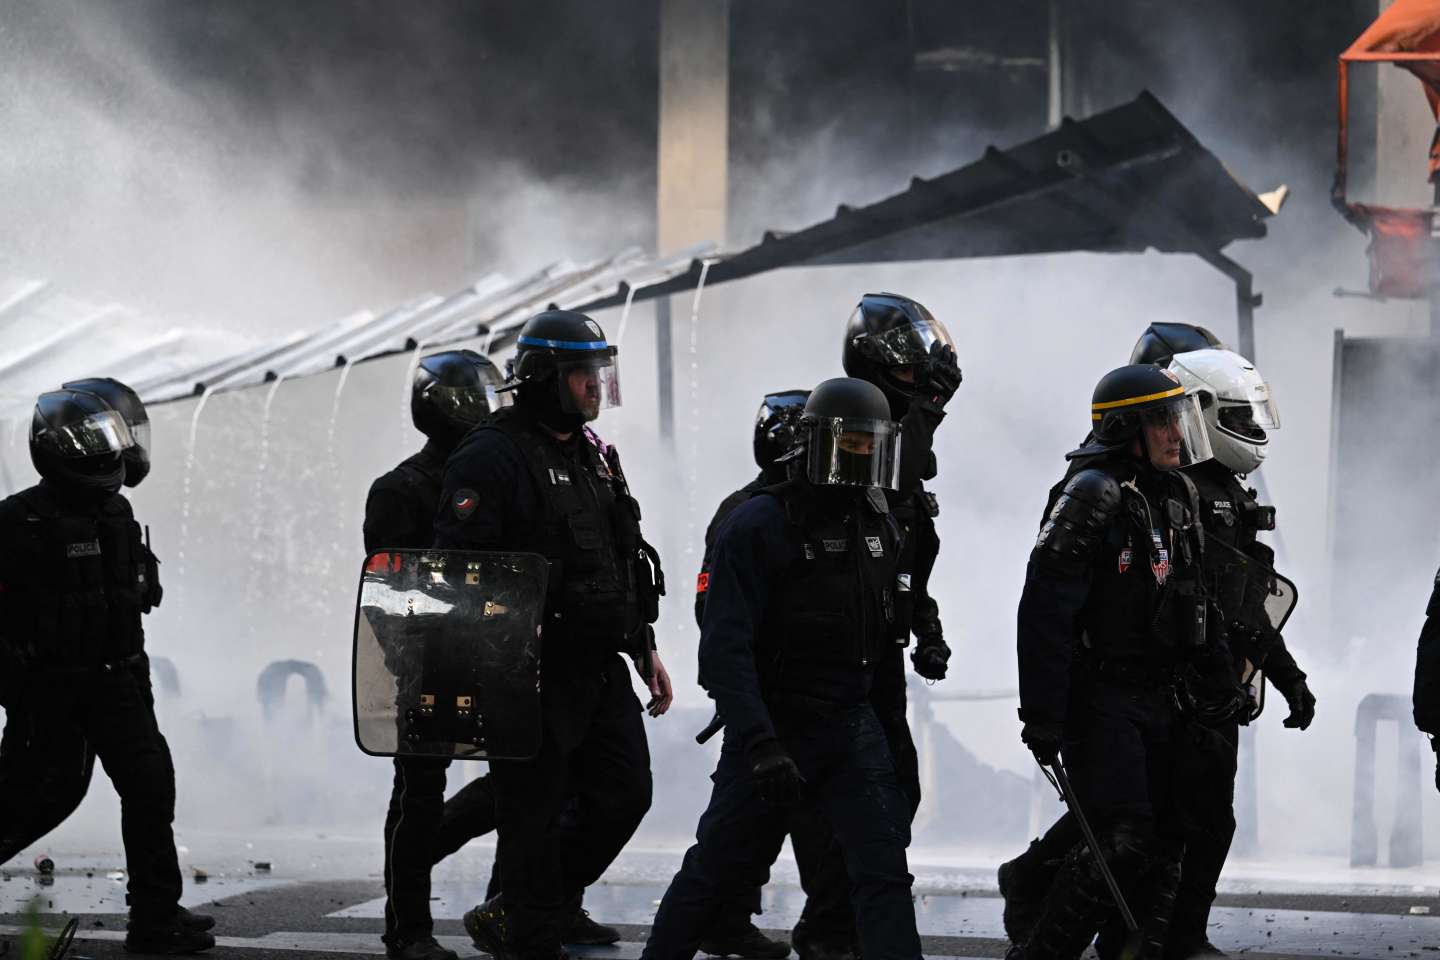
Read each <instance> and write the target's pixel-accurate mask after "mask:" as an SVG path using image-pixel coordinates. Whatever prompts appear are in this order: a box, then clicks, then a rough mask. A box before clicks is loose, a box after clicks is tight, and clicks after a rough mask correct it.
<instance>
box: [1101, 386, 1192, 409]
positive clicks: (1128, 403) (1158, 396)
mask: <svg viewBox="0 0 1440 960" xmlns="http://www.w3.org/2000/svg"><path fill="white" fill-rule="evenodd" d="M1184 392H1185V388H1184V387H1176V388H1175V389H1173V390H1162V391H1160V392H1159V393H1149V394H1146V395H1145V396H1143V397H1130V398H1128V399H1126V400H1107V401H1105V402H1104V403H1092V404H1090V410H1091V412H1092V413H1093V412H1095V411H1097V410H1113V409H1114V408H1116V407H1133V406H1134V405H1135V404H1137V403H1149V402H1150V401H1151V400H1164V399H1166V398H1167V397H1178V396H1180V395H1182V394H1183V393H1184Z"/></svg>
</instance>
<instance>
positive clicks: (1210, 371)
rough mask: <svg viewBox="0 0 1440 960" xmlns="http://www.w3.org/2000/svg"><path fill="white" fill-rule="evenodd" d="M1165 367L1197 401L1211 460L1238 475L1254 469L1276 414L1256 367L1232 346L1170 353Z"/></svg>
mask: <svg viewBox="0 0 1440 960" xmlns="http://www.w3.org/2000/svg"><path fill="white" fill-rule="evenodd" d="M1169 368H1170V371H1171V372H1172V373H1174V374H1175V375H1176V376H1178V377H1179V378H1180V382H1181V383H1182V384H1184V385H1185V392H1186V393H1189V394H1194V395H1195V396H1197V397H1198V398H1199V399H1200V409H1201V412H1202V413H1203V414H1204V417H1205V432H1206V433H1208V434H1209V435H1210V447H1211V450H1212V451H1213V452H1214V456H1215V459H1216V460H1219V461H1220V462H1221V463H1223V464H1225V466H1227V467H1229V468H1230V469H1231V470H1233V471H1235V472H1236V473H1240V474H1247V473H1253V472H1255V471H1256V470H1257V469H1259V467H1260V464H1261V462H1262V461H1264V459H1265V447H1266V445H1267V444H1268V443H1269V442H1270V438H1269V437H1268V436H1267V435H1266V431H1267V430H1276V429H1278V428H1279V427H1280V414H1279V412H1278V411H1277V410H1276V409H1275V401H1274V400H1273V399H1271V396H1270V386H1269V384H1267V383H1266V382H1265V378H1264V377H1262V376H1260V372H1259V371H1258V370H1256V369H1255V365H1254V364H1253V363H1251V362H1250V361H1249V360H1246V359H1245V358H1244V357H1242V356H1240V354H1238V353H1235V352H1234V351H1233V350H1192V351H1190V352H1189V353H1177V354H1175V356H1174V357H1173V358H1171V360H1170V367H1169Z"/></svg>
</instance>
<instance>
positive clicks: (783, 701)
mask: <svg viewBox="0 0 1440 960" xmlns="http://www.w3.org/2000/svg"><path fill="white" fill-rule="evenodd" d="M763 699H764V701H765V706H766V707H768V708H769V710H770V715H771V716H772V717H773V718H774V719H776V720H780V721H782V722H783V721H784V720H803V721H814V720H834V719H835V718H836V717H840V716H843V715H844V714H846V713H849V712H850V711H851V710H854V709H855V708H856V707H858V706H861V705H863V704H864V703H865V702H866V701H865V700H863V699H861V700H859V701H857V702H855V703H837V702H835V701H834V700H823V699H821V698H819V697H807V696H805V695H804V694H803V693H792V692H790V691H788V690H785V691H780V690H777V691H773V692H770V693H765V694H763Z"/></svg>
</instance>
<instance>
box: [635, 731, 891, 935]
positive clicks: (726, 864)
mask: <svg viewBox="0 0 1440 960" xmlns="http://www.w3.org/2000/svg"><path fill="white" fill-rule="evenodd" d="M773 713H774V721H775V725H776V730H777V732H778V734H779V736H780V740H781V742H782V743H784V745H785V748H786V749H787V750H788V751H789V752H790V755H791V757H793V758H794V760H795V762H796V764H797V765H798V766H799V768H800V772H801V775H802V776H804V778H805V781H806V788H805V794H806V798H805V803H806V804H811V805H813V807H816V808H818V810H819V812H821V813H823V814H824V816H825V818H826V819H827V820H828V821H829V823H830V824H831V825H832V826H833V827H834V830H835V834H836V836H837V837H838V838H839V842H840V845H841V847H842V849H843V851H844V861H845V865H846V870H847V874H848V877H849V884H850V892H851V899H852V901H853V902H854V904H855V914H856V918H857V920H858V925H859V930H860V940H861V945H862V949H863V953H864V955H865V957H866V958H867V960H887V958H901V957H903V958H915V957H919V956H920V937H919V935H918V934H917V933H916V930H915V909H914V904H913V903H912V902H911V899H910V884H911V881H912V879H913V878H912V877H911V876H910V872H909V869H908V867H907V866H906V862H905V848H906V846H908V845H909V843H910V815H909V803H908V802H907V800H906V798H905V795H904V793H903V792H902V791H901V789H900V786H899V784H898V783H897V782H896V778H895V766H894V763H893V761H892V760H891V758H890V750H889V748H888V747H887V746H886V744H885V734H884V732H883V731H882V730H881V728H880V723H879V721H878V720H876V719H875V713H874V711H873V710H872V709H871V708H870V707H869V706H868V705H863V706H857V707H850V708H845V709H843V710H840V711H839V712H837V713H835V714H834V715H830V716H820V715H818V714H816V713H814V712H808V713H799V712H798V711H797V712H796V713H795V714H793V715H792V714H787V713H786V712H782V711H779V710H776V711H773ZM727 734H728V731H727ZM711 779H712V780H713V781H714V784H715V786H714V788H713V789H712V791H711V794H710V805H709V807H708V808H706V810H705V813H704V814H703V815H702V816H701V818H700V825H699V827H698V828H697V829H696V832H695V840H696V842H695V845H694V846H692V847H691V848H690V849H689V850H688V851H687V852H686V854H685V860H684V862H683V864H682V865H681V867H680V872H679V873H677V874H676V875H675V878H674V880H672V881H671V883H670V888H669V889H668V890H667V891H666V892H665V897H664V899H663V900H662V901H661V903H660V909H659V911H658V912H657V913H656V915H655V923H654V926H653V927H652V929H651V932H650V939H649V941H648V942H647V943H646V945H645V952H644V957H645V958H646V960H690V958H691V957H693V956H694V955H695V951H696V949H698V947H699V944H700V941H701V939H702V936H703V935H704V933H705V932H706V931H708V930H710V929H712V924H713V922H714V916H713V914H714V911H715V909H716V907H717V905H724V904H728V903H734V902H736V901H737V900H740V899H742V898H743V897H744V896H746V895H747V894H748V892H749V891H752V890H754V889H755V888H756V887H759V886H763V885H764V884H765V882H766V881H767V880H768V879H769V875H770V865H771V864H772V863H773V862H774V860H775V856H776V854H777V853H778V851H779V849H780V845H781V844H782V843H783V842H784V839H785V831H786V828H787V826H789V825H790V823H791V821H792V814H793V812H792V811H789V810H785V809H783V808H778V807H774V806H772V805H770V804H767V803H766V802H765V801H763V800H761V799H760V795H759V793H758V792H757V791H756V789H755V783H754V778H753V777H752V775H751V773H750V764H749V762H748V761H747V760H746V758H745V755H744V752H743V750H742V748H741V745H740V744H738V743H735V742H734V739H733V738H732V737H730V736H728V735H727V736H726V739H725V745H724V748H723V749H722V750H721V752H720V763H719V765H718V766H717V767H716V769H715V773H714V774H713V775H712V776H711ZM802 809H803V807H802Z"/></svg>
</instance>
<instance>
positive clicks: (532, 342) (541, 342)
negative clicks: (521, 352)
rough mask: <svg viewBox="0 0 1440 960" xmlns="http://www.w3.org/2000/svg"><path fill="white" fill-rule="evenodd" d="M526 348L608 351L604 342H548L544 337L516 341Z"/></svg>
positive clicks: (607, 345) (607, 346)
mask: <svg viewBox="0 0 1440 960" xmlns="http://www.w3.org/2000/svg"><path fill="white" fill-rule="evenodd" d="M515 342H516V343H518V344H520V345H521V346H525V347H548V348H550V349H551V350H606V349H608V348H609V346H610V345H609V344H608V343H606V342H605V341H604V340H546V339H544V338H543V337H521V338H520V339H519V340H517V341H515Z"/></svg>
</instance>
